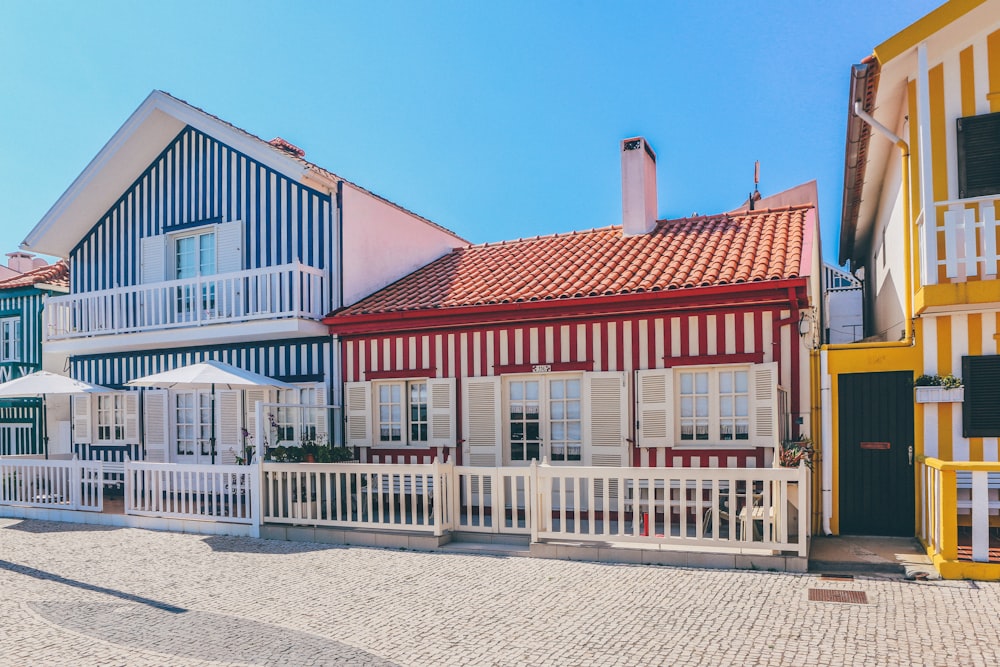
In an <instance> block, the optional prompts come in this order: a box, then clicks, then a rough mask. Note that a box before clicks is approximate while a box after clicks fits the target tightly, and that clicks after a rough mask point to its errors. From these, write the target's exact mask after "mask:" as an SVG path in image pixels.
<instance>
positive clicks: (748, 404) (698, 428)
mask: <svg viewBox="0 0 1000 667" xmlns="http://www.w3.org/2000/svg"><path fill="white" fill-rule="evenodd" d="M779 389H780V387H779V385H778V364H777V363H775V362H766V363H760V364H723V365H718V366H697V367H696V366H681V367H675V368H673V369H651V370H641V371H636V392H637V396H636V398H637V400H636V417H637V420H636V421H637V422H638V426H637V435H638V444H639V446H640V447H677V446H682V447H683V446H687V447H717V446H719V447H726V446H730V447H774V446H776V445H777V444H778V441H779V437H780V433H779V412H780V406H779V404H778V392H779Z"/></svg>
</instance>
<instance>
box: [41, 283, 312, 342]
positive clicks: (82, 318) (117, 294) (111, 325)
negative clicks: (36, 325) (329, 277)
mask: <svg viewBox="0 0 1000 667" xmlns="http://www.w3.org/2000/svg"><path fill="white" fill-rule="evenodd" d="M328 302H329V299H328V298H327V284H326V278H325V276H324V273H323V271H322V270H320V269H316V268H313V267H310V266H305V265H303V264H282V265H279V266H272V267H267V268H260V269H252V270H248V271H237V272H233V273H220V274H216V275H212V276H201V277H198V278H191V279H184V280H167V281H164V282H159V283H150V284H148V285H134V286H131V287H119V288H116V289H110V290H102V291H99V292H83V293H79V294H67V295H65V296H58V297H53V298H50V299H49V300H48V301H46V304H45V310H44V311H43V313H44V315H43V317H44V318H45V339H46V340H49V341H51V340H64V339H70V338H83V337H89V336H102V335H109V334H121V333H133V332H141V331H152V330H157V329H170V328H177V327H196V326H204V325H208V324H221V323H230V322H245V321H249V320H260V319H276V318H304V319H312V320H319V319H321V318H322V317H323V316H324V315H326V312H327V305H328Z"/></svg>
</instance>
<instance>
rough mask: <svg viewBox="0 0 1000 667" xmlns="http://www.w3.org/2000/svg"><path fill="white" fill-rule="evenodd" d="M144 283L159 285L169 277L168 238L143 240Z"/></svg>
mask: <svg viewBox="0 0 1000 667" xmlns="http://www.w3.org/2000/svg"><path fill="white" fill-rule="evenodd" d="M141 252H142V260H141V261H142V282H143V284H148V283H159V282H163V281H164V280H166V276H167V237H166V235H165V234H160V235H159V236H147V237H145V238H143V239H142V247H141Z"/></svg>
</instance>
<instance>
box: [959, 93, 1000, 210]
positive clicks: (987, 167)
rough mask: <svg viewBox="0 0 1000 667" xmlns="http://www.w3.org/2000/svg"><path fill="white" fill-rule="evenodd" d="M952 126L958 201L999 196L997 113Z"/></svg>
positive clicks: (999, 124)
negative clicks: (956, 147) (955, 152)
mask: <svg viewBox="0 0 1000 667" xmlns="http://www.w3.org/2000/svg"><path fill="white" fill-rule="evenodd" d="M956 123H957V130H958V132H957V140H958V197H959V199H967V198H969V197H981V196H983V195H993V194H998V193H1000V112H996V113H988V114H982V115H979V116H966V117H965V118H959V119H958V120H957V121H956Z"/></svg>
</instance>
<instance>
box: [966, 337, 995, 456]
mask: <svg viewBox="0 0 1000 667" xmlns="http://www.w3.org/2000/svg"><path fill="white" fill-rule="evenodd" d="M962 378H963V382H964V384H965V399H964V402H963V404H962V436H963V437H965V438H993V437H996V436H1000V410H997V406H998V405H1000V355H995V354H994V355H987V356H979V357H962Z"/></svg>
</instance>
